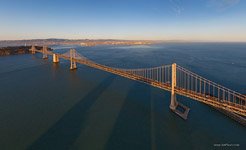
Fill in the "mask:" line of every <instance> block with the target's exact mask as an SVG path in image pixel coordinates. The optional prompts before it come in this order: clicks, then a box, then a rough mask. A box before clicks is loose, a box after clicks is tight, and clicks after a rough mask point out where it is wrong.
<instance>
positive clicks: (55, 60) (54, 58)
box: [53, 54, 59, 63]
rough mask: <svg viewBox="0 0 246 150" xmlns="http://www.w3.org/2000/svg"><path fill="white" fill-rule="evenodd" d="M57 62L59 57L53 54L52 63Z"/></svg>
mask: <svg viewBox="0 0 246 150" xmlns="http://www.w3.org/2000/svg"><path fill="white" fill-rule="evenodd" d="M58 62H59V57H58V55H57V54H53V63H58Z"/></svg>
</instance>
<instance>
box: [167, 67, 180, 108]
mask: <svg viewBox="0 0 246 150" xmlns="http://www.w3.org/2000/svg"><path fill="white" fill-rule="evenodd" d="M175 87H176V64H175V63H174V64H172V90H171V104H170V106H169V107H170V109H172V110H175V109H176V107H177V106H178V102H177V98H176V93H175Z"/></svg>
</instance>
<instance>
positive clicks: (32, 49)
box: [29, 45, 36, 54]
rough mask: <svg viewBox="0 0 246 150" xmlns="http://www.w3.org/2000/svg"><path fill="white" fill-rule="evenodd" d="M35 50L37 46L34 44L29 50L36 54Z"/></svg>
mask: <svg viewBox="0 0 246 150" xmlns="http://www.w3.org/2000/svg"><path fill="white" fill-rule="evenodd" d="M35 50H36V48H35V46H34V45H32V47H31V49H30V50H29V51H31V54H35Z"/></svg>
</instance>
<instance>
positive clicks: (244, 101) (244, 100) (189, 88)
mask: <svg viewBox="0 0 246 150" xmlns="http://www.w3.org/2000/svg"><path fill="white" fill-rule="evenodd" d="M176 87H177V88H178V89H180V90H183V91H185V92H188V93H192V94H197V95H199V96H202V97H204V98H207V99H210V100H214V101H217V102H222V103H225V104H229V105H231V106H236V107H239V108H243V109H245V108H246V96H245V95H242V94H240V93H238V92H235V91H233V90H231V89H229V88H226V87H224V86H221V85H219V84H217V83H215V82H213V81H210V80H208V79H206V78H203V77H201V76H199V75H197V74H195V73H193V72H191V71H189V70H187V69H185V68H183V67H181V66H177V86H176Z"/></svg>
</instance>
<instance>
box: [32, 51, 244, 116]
mask: <svg viewBox="0 0 246 150" xmlns="http://www.w3.org/2000/svg"><path fill="white" fill-rule="evenodd" d="M35 51H36V52H40V53H43V51H40V50H35ZM47 54H48V55H53V54H56V55H58V57H59V58H63V59H65V60H70V59H71V57H68V56H65V55H63V54H59V53H53V52H50V51H49V52H47ZM73 61H75V62H77V63H80V64H83V65H86V66H89V67H92V68H96V69H99V70H103V71H106V72H110V73H112V74H116V75H120V76H122V77H125V78H128V79H132V80H136V81H139V82H143V83H145V84H149V85H151V86H154V87H157V88H160V89H163V90H167V91H171V89H172V88H171V83H162V82H158V81H156V80H150V79H147V78H144V77H142V76H138V75H135V74H131V73H129V72H126V71H124V70H123V69H119V68H112V67H109V66H105V65H101V64H98V63H95V62H93V61H91V60H89V59H84V60H82V59H76V58H73ZM175 92H176V94H179V95H182V96H185V97H188V98H191V99H194V100H197V101H200V102H202V103H205V104H207V105H210V106H212V107H215V108H218V109H222V110H224V111H228V112H233V113H236V114H238V115H241V116H243V117H246V107H245V104H244V106H242V105H239V104H235V103H232V102H228V101H226V100H225V101H223V100H222V101H218V100H217V99H218V98H217V97H213V96H211V95H206V94H201V93H197V92H194V91H189V90H187V89H183V88H178V87H176V88H175Z"/></svg>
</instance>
